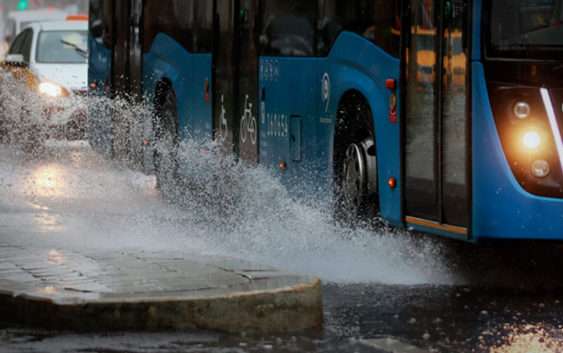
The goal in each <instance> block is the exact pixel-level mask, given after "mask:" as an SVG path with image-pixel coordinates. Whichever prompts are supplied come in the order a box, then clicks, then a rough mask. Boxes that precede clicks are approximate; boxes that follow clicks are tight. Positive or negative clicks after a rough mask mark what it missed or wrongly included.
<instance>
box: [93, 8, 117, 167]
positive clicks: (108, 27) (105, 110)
mask: <svg viewBox="0 0 563 353" xmlns="http://www.w3.org/2000/svg"><path fill="white" fill-rule="evenodd" d="M113 4H114V0H90V16H89V20H90V30H89V32H90V36H89V55H90V58H89V65H88V87H89V90H90V91H89V95H90V96H91V97H103V96H105V95H106V94H107V93H109V90H110V88H111V72H112V67H111V66H112V57H113V42H114V32H115V31H114V30H113V27H114V21H113V17H114V10H113V9H114V5H113ZM88 125H89V128H88V130H89V134H88V136H89V137H88V139H89V141H90V145H91V146H92V148H93V149H94V150H96V151H97V152H98V153H101V154H103V155H105V156H108V157H109V156H111V154H112V143H111V141H112V137H111V136H112V130H113V127H112V121H111V114H110V113H109V106H108V105H107V104H104V103H102V101H97V102H96V103H95V104H91V103H90V104H89V106H88Z"/></svg>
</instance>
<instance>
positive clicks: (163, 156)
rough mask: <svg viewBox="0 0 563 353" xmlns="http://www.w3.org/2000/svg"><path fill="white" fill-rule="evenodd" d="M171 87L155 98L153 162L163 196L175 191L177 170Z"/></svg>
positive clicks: (174, 110) (177, 142) (176, 138)
mask: <svg viewBox="0 0 563 353" xmlns="http://www.w3.org/2000/svg"><path fill="white" fill-rule="evenodd" d="M176 103H177V100H176V95H175V94H174V91H173V90H172V89H169V88H166V89H163V90H162V91H161V93H160V94H159V95H158V98H157V104H156V116H155V122H154V135H155V146H154V147H155V148H154V164H155V174H156V181H157V187H158V188H159V189H160V190H161V192H162V195H163V196H164V197H165V198H171V197H173V195H174V193H175V192H176V185H177V174H178V173H177V172H178V160H177V158H178V144H179V141H178V111H177V105H176Z"/></svg>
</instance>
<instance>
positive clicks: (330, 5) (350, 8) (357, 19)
mask: <svg viewBox="0 0 563 353" xmlns="http://www.w3.org/2000/svg"><path fill="white" fill-rule="evenodd" d="M400 10H401V9H400V1H399V0H376V1H373V0H372V1H368V0H352V1H346V2H343V1H339V0H321V2H320V17H319V28H320V32H321V33H320V37H319V42H318V46H319V51H320V52H321V53H322V54H324V55H326V54H328V52H329V51H330V49H331V48H332V45H333V44H334V42H335V41H336V39H337V37H338V35H339V34H340V32H341V31H350V32H354V33H357V34H359V35H361V36H363V37H365V38H366V39H369V40H370V41H371V42H373V43H374V44H376V45H377V46H379V47H380V48H382V49H383V50H385V51H386V52H388V53H389V54H391V55H393V56H395V57H399V44H400V38H401V15H400Z"/></svg>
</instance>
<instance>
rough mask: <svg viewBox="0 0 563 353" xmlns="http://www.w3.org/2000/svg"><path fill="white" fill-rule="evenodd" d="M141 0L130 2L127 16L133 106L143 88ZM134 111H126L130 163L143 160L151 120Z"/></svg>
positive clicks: (130, 95) (130, 97) (130, 85)
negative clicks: (128, 122) (147, 130)
mask: <svg viewBox="0 0 563 353" xmlns="http://www.w3.org/2000/svg"><path fill="white" fill-rule="evenodd" d="M142 15H143V0H130V16H129V19H130V20H129V31H128V33H129V45H128V49H129V58H128V65H127V66H128V71H127V75H126V76H127V82H126V87H127V93H128V99H130V102H131V103H133V104H139V103H140V102H141V101H142V96H143V87H142V84H143V83H142V78H143V46H142V44H143V43H142V35H143V23H142V22H141V21H142ZM135 110H136V109H128V113H129V114H128V115H129V116H128V117H127V118H128V119H130V120H131V124H130V125H129V128H130V129H129V151H128V157H129V160H130V161H133V162H135V163H139V162H141V161H142V160H143V151H144V149H143V140H144V138H145V133H144V129H145V128H146V127H147V125H146V124H150V122H151V121H152V119H148V118H147V117H146V116H144V114H141V113H139V112H138V111H137V112H135V113H134V112H133V111H135ZM134 120H135V121H134Z"/></svg>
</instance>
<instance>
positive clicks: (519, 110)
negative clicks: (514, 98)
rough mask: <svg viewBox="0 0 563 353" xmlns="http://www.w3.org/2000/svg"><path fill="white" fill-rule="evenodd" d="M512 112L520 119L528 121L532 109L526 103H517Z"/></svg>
mask: <svg viewBox="0 0 563 353" xmlns="http://www.w3.org/2000/svg"><path fill="white" fill-rule="evenodd" d="M512 111H513V112H514V115H515V116H516V117H517V118H518V119H526V118H528V117H529V116H530V112H531V108H530V105H529V104H528V103H526V102H517V103H516V104H514V108H513V109H512Z"/></svg>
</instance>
